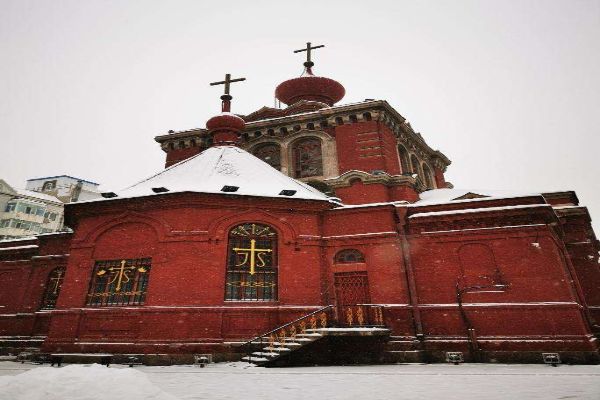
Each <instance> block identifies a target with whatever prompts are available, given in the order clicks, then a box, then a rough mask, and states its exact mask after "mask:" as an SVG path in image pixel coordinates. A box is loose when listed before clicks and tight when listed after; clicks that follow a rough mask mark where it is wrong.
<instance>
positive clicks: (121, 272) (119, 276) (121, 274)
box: [108, 260, 135, 292]
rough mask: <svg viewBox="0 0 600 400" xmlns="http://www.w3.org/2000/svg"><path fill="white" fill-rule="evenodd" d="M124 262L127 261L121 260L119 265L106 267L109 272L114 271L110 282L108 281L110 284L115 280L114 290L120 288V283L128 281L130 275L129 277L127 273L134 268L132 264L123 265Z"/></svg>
mask: <svg viewBox="0 0 600 400" xmlns="http://www.w3.org/2000/svg"><path fill="white" fill-rule="evenodd" d="M126 263H127V261H125V260H123V261H121V266H120V267H110V268H108V270H109V271H110V272H116V274H115V276H113V278H112V279H111V280H110V282H108V284H109V285H110V284H112V283H113V282H115V281H117V287H116V288H115V292H119V291H120V290H121V285H122V284H123V283H127V282H129V280H130V277H129V275H127V273H128V272H130V271H131V270H133V269H135V266H133V265H131V266H129V267H126V266H125V264H126ZM117 271H118V272H117Z"/></svg>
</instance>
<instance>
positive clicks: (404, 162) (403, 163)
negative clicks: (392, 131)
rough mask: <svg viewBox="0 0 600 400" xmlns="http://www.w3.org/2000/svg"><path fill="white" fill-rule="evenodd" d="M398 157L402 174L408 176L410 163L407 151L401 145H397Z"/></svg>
mask: <svg viewBox="0 0 600 400" xmlns="http://www.w3.org/2000/svg"><path fill="white" fill-rule="evenodd" d="M398 156H399V157H400V167H402V173H403V174H410V173H411V171H412V169H411V168H410V161H409V160H408V151H406V149H405V148H404V146H402V145H398Z"/></svg>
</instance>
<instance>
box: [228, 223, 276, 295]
mask: <svg viewBox="0 0 600 400" xmlns="http://www.w3.org/2000/svg"><path fill="white" fill-rule="evenodd" d="M277 259H278V257H277V233H276V232H275V230H274V229H273V228H271V227H270V226H267V225H261V224H255V223H246V224H242V225H238V226H236V227H234V228H233V229H232V230H231V231H230V232H229V246H228V257H227V282H226V285H225V300H237V301H273V300H277V269H278V268H277Z"/></svg>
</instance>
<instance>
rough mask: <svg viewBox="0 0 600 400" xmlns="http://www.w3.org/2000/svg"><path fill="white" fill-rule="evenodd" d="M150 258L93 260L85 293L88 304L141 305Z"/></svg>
mask: <svg viewBox="0 0 600 400" xmlns="http://www.w3.org/2000/svg"><path fill="white" fill-rule="evenodd" d="M151 262H152V260H151V259H150V258H138V259H129V260H108V261H96V265H94V272H93V274H92V282H91V284H90V290H89V293H88V299H87V305H88V306H129V305H140V304H144V300H145V299H146V288H147V286H148V276H149V275H150V267H151Z"/></svg>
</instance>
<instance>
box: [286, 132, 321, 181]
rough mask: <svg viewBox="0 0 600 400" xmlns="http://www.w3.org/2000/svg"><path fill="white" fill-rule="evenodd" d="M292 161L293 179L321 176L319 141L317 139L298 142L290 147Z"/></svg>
mask: <svg viewBox="0 0 600 400" xmlns="http://www.w3.org/2000/svg"><path fill="white" fill-rule="evenodd" d="M292 159H293V163H294V177H295V178H306V177H309V176H321V175H323V157H322V153H321V140H319V139H317V138H306V139H301V140H298V141H297V142H295V143H294V144H293V146H292Z"/></svg>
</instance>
